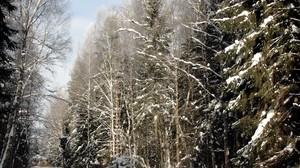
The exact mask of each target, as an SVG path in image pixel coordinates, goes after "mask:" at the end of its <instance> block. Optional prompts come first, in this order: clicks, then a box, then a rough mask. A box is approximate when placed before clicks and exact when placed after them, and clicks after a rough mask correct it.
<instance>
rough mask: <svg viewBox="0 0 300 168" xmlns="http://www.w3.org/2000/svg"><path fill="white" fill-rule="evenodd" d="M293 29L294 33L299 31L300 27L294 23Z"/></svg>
mask: <svg viewBox="0 0 300 168" xmlns="http://www.w3.org/2000/svg"><path fill="white" fill-rule="evenodd" d="M292 31H293V33H299V32H300V31H299V28H298V27H297V26H295V25H294V24H293V25H292Z"/></svg>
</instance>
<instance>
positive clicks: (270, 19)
mask: <svg viewBox="0 0 300 168" xmlns="http://www.w3.org/2000/svg"><path fill="white" fill-rule="evenodd" d="M272 20H273V16H269V17H267V18H265V19H264V22H263V23H262V24H261V25H260V27H262V28H265V27H266V26H267V24H268V23H269V22H271V21H272Z"/></svg>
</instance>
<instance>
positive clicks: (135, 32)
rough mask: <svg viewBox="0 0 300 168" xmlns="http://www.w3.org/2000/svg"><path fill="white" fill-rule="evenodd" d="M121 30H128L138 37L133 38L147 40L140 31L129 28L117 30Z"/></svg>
mask: <svg viewBox="0 0 300 168" xmlns="http://www.w3.org/2000/svg"><path fill="white" fill-rule="evenodd" d="M121 31H128V32H132V33H134V34H137V35H138V37H133V38H135V39H139V38H141V39H143V40H147V38H146V37H145V36H143V35H142V34H141V33H139V32H138V31H136V30H134V29H130V28H119V29H118V30H117V32H121Z"/></svg>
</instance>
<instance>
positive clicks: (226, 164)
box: [223, 111, 229, 168]
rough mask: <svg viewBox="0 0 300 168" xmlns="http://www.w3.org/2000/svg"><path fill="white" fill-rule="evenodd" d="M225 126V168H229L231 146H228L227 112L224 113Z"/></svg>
mask: <svg viewBox="0 0 300 168" xmlns="http://www.w3.org/2000/svg"><path fill="white" fill-rule="evenodd" d="M223 124H224V168H229V146H228V122H227V112H226V111H225V112H224V113H223Z"/></svg>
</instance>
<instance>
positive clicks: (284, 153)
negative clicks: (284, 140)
mask: <svg viewBox="0 0 300 168" xmlns="http://www.w3.org/2000/svg"><path fill="white" fill-rule="evenodd" d="M295 143H297V140H296V142H292V143H290V144H289V145H287V146H286V147H285V148H284V149H282V150H281V151H279V152H277V153H276V155H274V156H272V157H271V158H269V159H267V160H266V161H263V162H260V163H257V164H256V166H258V167H277V166H278V165H277V164H278V163H280V162H282V161H283V160H285V159H287V158H288V157H290V156H292V154H293V153H294V152H295V147H294V146H295ZM276 165H277V166H276Z"/></svg>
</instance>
